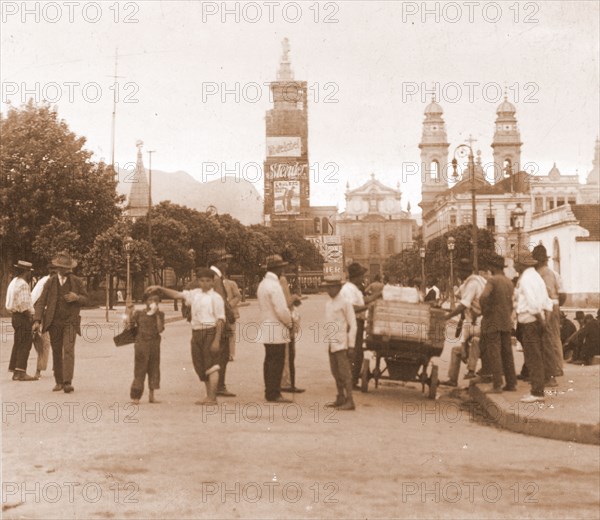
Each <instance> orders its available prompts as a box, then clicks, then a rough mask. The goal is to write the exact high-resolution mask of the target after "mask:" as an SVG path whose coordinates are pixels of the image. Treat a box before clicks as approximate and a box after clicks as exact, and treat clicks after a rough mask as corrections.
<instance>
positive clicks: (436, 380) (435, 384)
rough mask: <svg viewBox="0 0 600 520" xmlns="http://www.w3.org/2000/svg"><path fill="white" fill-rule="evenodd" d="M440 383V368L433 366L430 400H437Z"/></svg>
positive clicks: (430, 380) (430, 381)
mask: <svg viewBox="0 0 600 520" xmlns="http://www.w3.org/2000/svg"><path fill="white" fill-rule="evenodd" d="M438 383H439V378H438V367H437V365H431V377H430V379H429V396H428V397H429V399H435V394H436V393H437V387H438Z"/></svg>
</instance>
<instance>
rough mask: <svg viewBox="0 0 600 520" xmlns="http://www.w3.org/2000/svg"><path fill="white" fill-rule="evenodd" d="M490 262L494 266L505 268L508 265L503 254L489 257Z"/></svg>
mask: <svg viewBox="0 0 600 520" xmlns="http://www.w3.org/2000/svg"><path fill="white" fill-rule="evenodd" d="M489 264H490V266H492V267H497V268H498V269H504V268H505V267H506V260H505V259H504V257H503V256H502V255H494V256H493V257H492V258H490V259H489Z"/></svg>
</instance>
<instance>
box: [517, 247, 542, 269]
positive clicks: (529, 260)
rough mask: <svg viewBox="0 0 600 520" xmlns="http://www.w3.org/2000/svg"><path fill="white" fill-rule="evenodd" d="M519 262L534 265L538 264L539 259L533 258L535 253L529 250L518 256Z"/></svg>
mask: <svg viewBox="0 0 600 520" xmlns="http://www.w3.org/2000/svg"><path fill="white" fill-rule="evenodd" d="M517 264H520V265H522V266H524V267H533V266H536V265H538V261H537V260H536V259H535V258H533V255H532V254H531V253H530V252H529V251H527V252H526V253H523V254H522V255H521V256H520V257H518V258H517Z"/></svg>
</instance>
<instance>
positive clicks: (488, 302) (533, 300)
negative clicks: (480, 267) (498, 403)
mask: <svg viewBox="0 0 600 520" xmlns="http://www.w3.org/2000/svg"><path fill="white" fill-rule="evenodd" d="M548 258H549V257H548V254H547V251H546V248H545V247H544V246H543V245H538V246H536V247H534V249H533V251H532V252H529V251H524V252H523V253H522V254H520V256H519V257H518V258H517V261H516V263H515V267H516V269H517V272H518V273H519V276H518V277H516V278H515V279H514V280H512V281H511V280H509V279H508V277H506V276H505V274H504V268H505V267H506V266H505V260H504V258H503V257H501V256H497V257H496V258H494V259H492V260H491V261H490V265H489V266H488V267H489V270H490V271H491V275H488V274H486V275H485V276H482V274H481V273H479V272H477V273H476V272H473V268H472V264H471V263H470V262H469V261H468V260H465V259H463V260H461V261H460V262H459V265H458V271H459V273H458V274H459V277H460V278H461V279H462V280H464V281H463V283H462V285H461V286H460V288H459V291H458V292H459V294H458V297H459V303H458V305H457V307H456V308H455V309H454V310H453V311H451V312H450V313H449V314H448V316H447V317H448V318H452V317H454V316H458V315H460V316H461V318H460V320H459V326H458V327H457V332H458V333H457V337H460V339H461V345H460V346H457V347H454V348H453V349H452V352H451V361H450V367H449V371H448V379H447V380H446V381H443V382H442V383H441V384H443V385H446V386H457V385H458V376H459V372H460V365H461V361H462V362H464V363H466V364H467V373H466V374H465V376H464V378H465V379H468V380H470V382H471V383H477V382H488V383H492V387H491V389H490V390H489V392H490V393H502V392H503V391H509V392H512V391H516V389H517V380H518V379H521V380H525V381H529V382H530V385H531V391H530V393H529V394H527V395H525V396H523V398H521V401H522V402H525V403H530V402H538V401H543V400H544V391H545V389H546V388H547V387H556V386H558V385H559V382H558V381H557V378H559V377H561V376H562V375H563V363H565V362H567V361H568V362H571V363H579V364H591V363H592V360H593V358H594V356H597V355H600V338H599V330H600V329H599V321H598V316H597V317H596V318H594V317H593V316H592V315H591V314H588V315H586V316H584V315H583V312H581V311H577V313H576V319H577V320H578V321H579V323H580V327H579V329H578V330H577V329H576V327H575V325H574V324H573V323H572V322H570V320H568V319H567V317H566V315H565V313H564V312H561V311H560V306H561V305H563V304H564V302H565V299H566V295H565V293H564V292H563V290H562V284H561V280H560V276H559V275H558V274H557V273H556V272H555V271H554V270H552V269H551V268H550V267H549V266H548ZM599 314H600V311H599ZM513 336H514V337H515V338H516V342H518V343H519V344H520V345H521V347H522V350H523V354H524V358H525V362H524V364H523V367H522V369H521V371H520V373H519V374H518V375H517V373H516V370H515V364H514V356H513V341H512V337H513ZM479 360H481V369H480V370H479V373H476V370H477V365H478V362H479Z"/></svg>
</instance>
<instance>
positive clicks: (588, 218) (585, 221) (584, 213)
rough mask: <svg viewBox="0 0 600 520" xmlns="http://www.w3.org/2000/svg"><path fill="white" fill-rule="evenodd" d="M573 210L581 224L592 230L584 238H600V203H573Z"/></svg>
mask: <svg viewBox="0 0 600 520" xmlns="http://www.w3.org/2000/svg"><path fill="white" fill-rule="evenodd" d="M571 211H573V214H574V215H575V218H576V219H577V220H578V221H579V225H580V226H581V227H584V228H585V229H587V230H588V231H589V232H590V236H589V237H584V238H583V239H584V240H600V204H573V205H571Z"/></svg>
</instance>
